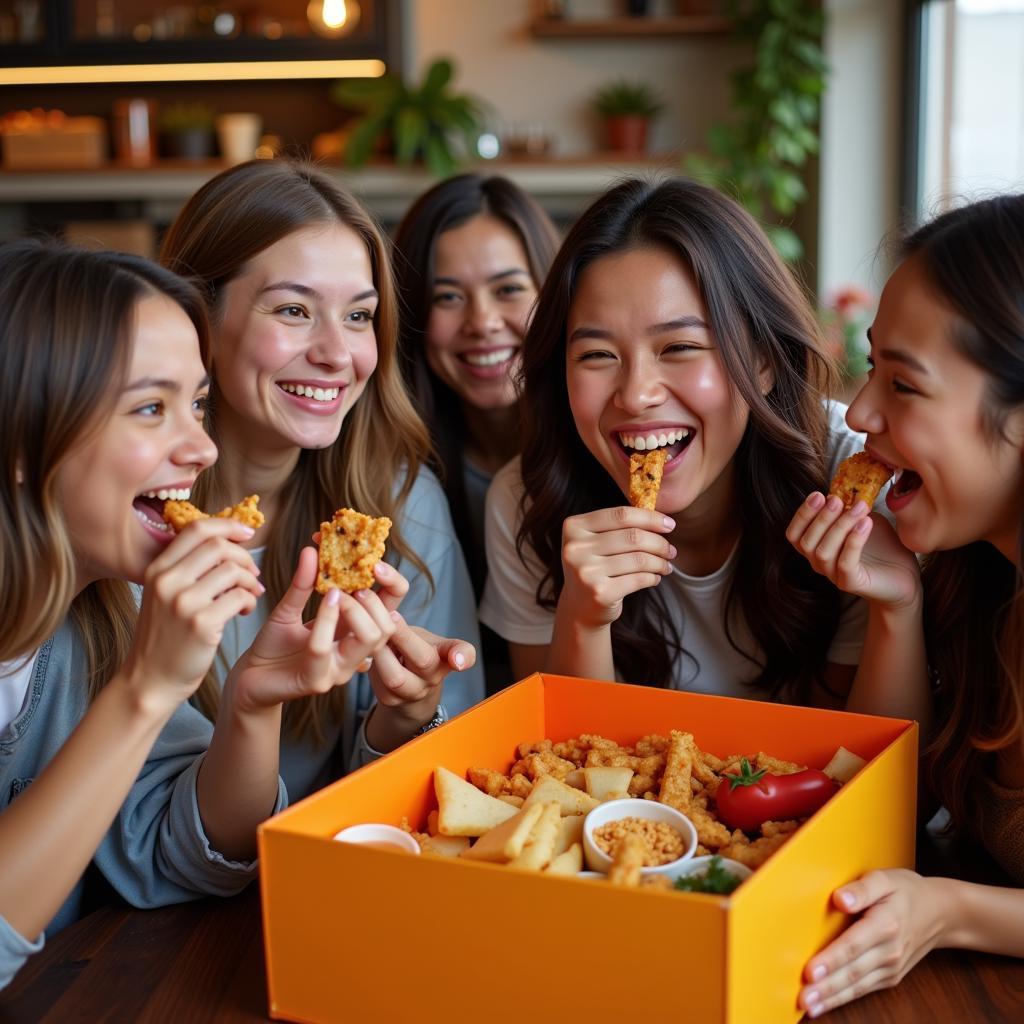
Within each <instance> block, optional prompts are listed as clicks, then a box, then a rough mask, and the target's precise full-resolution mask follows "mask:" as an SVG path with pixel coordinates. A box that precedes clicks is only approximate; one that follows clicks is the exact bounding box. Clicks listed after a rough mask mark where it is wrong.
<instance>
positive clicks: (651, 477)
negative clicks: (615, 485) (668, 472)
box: [629, 448, 668, 509]
mask: <svg viewBox="0 0 1024 1024" xmlns="http://www.w3.org/2000/svg"><path fill="white" fill-rule="evenodd" d="M667 455H668V452H667V451H666V450H665V449H664V448H655V449H654V451H652V452H643V453H640V452H634V453H633V454H632V455H630V457H629V503H630V505H632V506H634V508H649V509H653V508H654V506H655V504H656V503H657V501H658V491H659V490H660V489H661V478H662V476H663V474H664V472H665V458H666V457H667Z"/></svg>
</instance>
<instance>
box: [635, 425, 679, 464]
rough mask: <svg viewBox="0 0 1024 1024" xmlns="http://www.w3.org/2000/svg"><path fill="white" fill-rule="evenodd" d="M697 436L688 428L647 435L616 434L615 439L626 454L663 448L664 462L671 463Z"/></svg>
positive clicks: (654, 432) (657, 431) (659, 431)
mask: <svg viewBox="0 0 1024 1024" xmlns="http://www.w3.org/2000/svg"><path fill="white" fill-rule="evenodd" d="M696 436H697V432H696V431H695V430H691V429H690V428H689V427H675V428H673V429H672V430H656V431H651V432H650V433H647V434H642V433H626V432H622V431H620V432H618V433H617V434H616V437H617V438H618V442H619V444H620V445H621V446H622V448H623V450H624V451H625V452H626V454H627V455H628V454H632V453H633V452H651V451H654V450H655V449H656V448H664V449H665V451H666V461H667V462H671V461H672V459H674V458H675V457H676V456H677V455H679V454H680V453H681V452H683V451H684V450H685V449H686V448H687V447H689V445H690V442H691V441H692V440H693V439H694V437H696Z"/></svg>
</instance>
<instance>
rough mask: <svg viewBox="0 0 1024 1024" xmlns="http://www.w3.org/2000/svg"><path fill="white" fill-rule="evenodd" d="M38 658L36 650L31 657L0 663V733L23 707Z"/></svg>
mask: <svg viewBox="0 0 1024 1024" xmlns="http://www.w3.org/2000/svg"><path fill="white" fill-rule="evenodd" d="M38 656H39V651H38V650H37V651H36V652H35V654H33V655H32V656H31V657H26V658H19V659H18V660H17V661H4V662H0V732H3V731H4V729H6V728H7V726H9V725H10V724H11V722H13V721H14V720H15V718H17V717H18V714H19V713H20V712H21V709H22V708H23V707H24V706H25V698H26V697H27V696H28V688H29V684H30V683H31V682H32V670H33V669H34V668H35V667H36V658H37V657H38Z"/></svg>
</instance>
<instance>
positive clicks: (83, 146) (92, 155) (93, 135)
mask: <svg viewBox="0 0 1024 1024" xmlns="http://www.w3.org/2000/svg"><path fill="white" fill-rule="evenodd" d="M0 134H2V137H3V167H4V169H5V170H11V171H14V170H48V169H54V168H65V167H99V166H101V165H102V164H104V163H105V162H106V159H107V125H106V122H105V121H104V120H103V119H102V118H100V117H63V116H61V117H59V118H54V117H52V116H50V117H43V116H30V117H27V118H22V119H20V120H19V119H17V118H7V119H5V121H4V123H3V126H2V132H0Z"/></svg>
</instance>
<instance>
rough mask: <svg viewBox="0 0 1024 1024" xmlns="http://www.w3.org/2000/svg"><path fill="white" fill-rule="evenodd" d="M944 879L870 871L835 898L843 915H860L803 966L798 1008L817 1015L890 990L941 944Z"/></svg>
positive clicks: (845, 886)
mask: <svg viewBox="0 0 1024 1024" xmlns="http://www.w3.org/2000/svg"><path fill="white" fill-rule="evenodd" d="M946 882H947V880H946V879H941V878H923V877H922V876H921V875H918V874H916V873H915V872H913V871H905V870H902V869H895V870H890V871H872V872H870V873H869V874H867V875H865V876H864V877H863V878H860V879H858V880H857V881H856V882H851V883H850V884H849V885H844V886H842V888H840V889H837V890H836V891H835V892H834V893H833V894H832V902H833V903H834V904H835V906H836V907H838V908H839V909H840V910H841V911H843V913H846V914H861V915H862V916H861V917H860V919H859V920H858V921H855V922H854V923H853V924H852V925H850V927H849V928H847V929H846V931H845V932H843V933H842V935H840V936H839V938H837V939H836V940H835V941H834V942H833V943H831V945H829V946H827V947H826V948H825V949H823V950H822V951H821V952H820V953H818V954H817V955H816V956H814V957H812V958H811V959H810V960H809V961H808V963H807V966H806V967H805V968H804V979H805V980H806V981H807V982H808V984H806V985H805V986H804V987H803V989H801V991H800V997H799V1002H800V1005H801V1006H802V1007H803V1008H804V1009H805V1010H806V1011H807V1014H808V1016H811V1017H819V1016H821V1014H823V1013H825V1012H827V1011H828V1010H834V1009H835V1008H836V1007H837V1006H842V1005H843V1004H844V1003H848V1002H850V1001H851V1000H853V999H859V998H860V997H861V996H863V995H867V993H868V992H874V991H876V990H877V989H882V988H891V987H892V986H893V985H897V984H899V982H900V981H902V980H903V978H904V976H905V975H906V974H907V972H908V971H909V970H910V969H911V968H912V967H913V966H914V965H915V964H916V963H917V962H918V961H919V960H921V958H922V957H924V956H925V955H926V954H928V953H929V952H931V950H932V949H934V948H935V946H936V945H937V944H938V942H939V939H940V937H941V935H942V931H943V928H944V926H945V907H946V900H945V898H944V893H945V888H944V885H945V883H946Z"/></svg>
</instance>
